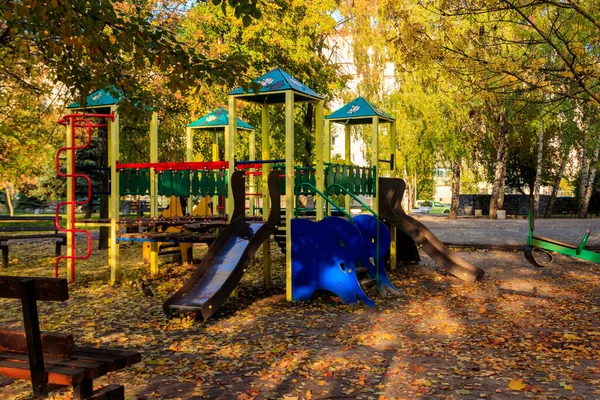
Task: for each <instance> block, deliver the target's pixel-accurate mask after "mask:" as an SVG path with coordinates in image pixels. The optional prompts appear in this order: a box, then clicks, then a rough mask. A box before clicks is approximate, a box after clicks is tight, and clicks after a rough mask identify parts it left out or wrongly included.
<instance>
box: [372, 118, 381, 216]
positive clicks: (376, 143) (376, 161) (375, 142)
mask: <svg viewBox="0 0 600 400" xmlns="http://www.w3.org/2000/svg"><path fill="white" fill-rule="evenodd" d="M372 140H373V158H372V160H373V161H372V162H371V165H372V166H374V167H375V172H376V174H377V176H378V175H379V117H377V116H376V117H373V136H372ZM377 176H375V182H374V183H375V196H373V204H372V206H371V208H373V211H375V212H376V213H378V214H379V203H378V200H379V179H377Z"/></svg>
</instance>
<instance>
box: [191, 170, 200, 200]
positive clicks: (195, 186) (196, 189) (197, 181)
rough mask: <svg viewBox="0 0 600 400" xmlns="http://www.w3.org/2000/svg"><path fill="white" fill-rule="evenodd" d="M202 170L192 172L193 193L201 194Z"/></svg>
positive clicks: (195, 194)
mask: <svg viewBox="0 0 600 400" xmlns="http://www.w3.org/2000/svg"><path fill="white" fill-rule="evenodd" d="M199 174H200V171H194V172H192V195H194V196H200V177H199V176H198V175H199Z"/></svg>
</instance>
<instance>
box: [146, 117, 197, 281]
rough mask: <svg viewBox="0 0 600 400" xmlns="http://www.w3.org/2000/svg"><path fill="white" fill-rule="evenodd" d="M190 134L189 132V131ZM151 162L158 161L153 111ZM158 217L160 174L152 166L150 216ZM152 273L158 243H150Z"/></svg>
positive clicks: (156, 132) (154, 270)
mask: <svg viewBox="0 0 600 400" xmlns="http://www.w3.org/2000/svg"><path fill="white" fill-rule="evenodd" d="M188 134H189V132H188ZM150 162H151V163H156V162H158V114H157V113H156V112H153V113H152V121H151V122H150ZM157 217H158V176H157V175H156V171H155V170H154V168H150V218H151V219H152V218H157ZM150 275H151V276H156V275H158V243H156V242H151V243H150Z"/></svg>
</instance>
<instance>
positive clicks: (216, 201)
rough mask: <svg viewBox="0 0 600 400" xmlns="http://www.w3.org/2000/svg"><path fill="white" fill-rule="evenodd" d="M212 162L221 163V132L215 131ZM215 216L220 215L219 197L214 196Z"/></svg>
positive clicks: (213, 209)
mask: <svg viewBox="0 0 600 400" xmlns="http://www.w3.org/2000/svg"><path fill="white" fill-rule="evenodd" d="M212 161H219V131H217V130H216V129H215V130H213V141H212ZM212 203H213V208H212V213H213V215H217V214H219V209H218V206H219V196H213V201H212Z"/></svg>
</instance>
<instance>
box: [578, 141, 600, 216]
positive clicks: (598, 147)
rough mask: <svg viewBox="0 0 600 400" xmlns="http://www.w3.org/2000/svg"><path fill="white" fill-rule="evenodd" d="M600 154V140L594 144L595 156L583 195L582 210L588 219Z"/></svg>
mask: <svg viewBox="0 0 600 400" xmlns="http://www.w3.org/2000/svg"><path fill="white" fill-rule="evenodd" d="M599 153H600V144H599V143H598V138H596V141H595V143H594V155H593V157H592V161H591V165H590V167H589V174H588V178H587V186H586V188H585V192H584V193H583V198H582V199H581V201H580V204H581V210H583V217H580V218H587V214H588V208H589V206H590V199H591V197H592V190H593V188H594V180H595V179H596V169H597V165H598V154H599Z"/></svg>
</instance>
